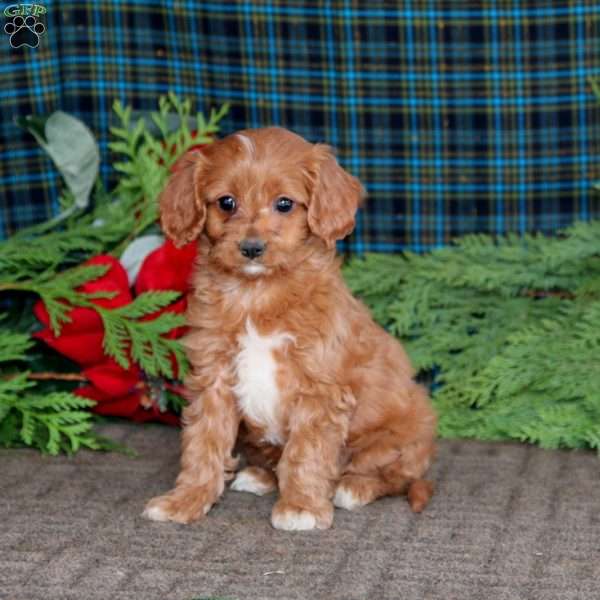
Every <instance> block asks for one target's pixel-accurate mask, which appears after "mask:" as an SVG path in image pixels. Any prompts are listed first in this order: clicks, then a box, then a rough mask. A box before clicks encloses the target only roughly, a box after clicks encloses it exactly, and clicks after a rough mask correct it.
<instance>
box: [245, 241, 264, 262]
mask: <svg viewBox="0 0 600 600" xmlns="http://www.w3.org/2000/svg"><path fill="white" fill-rule="evenodd" d="M265 247H266V244H265V243H264V242H263V241H262V240H258V239H256V238H250V239H247V240H244V241H243V242H241V243H240V252H241V253H242V255H243V256H245V257H246V258H249V259H250V260H254V259H255V258H257V257H258V256H261V255H262V254H264V253H265Z"/></svg>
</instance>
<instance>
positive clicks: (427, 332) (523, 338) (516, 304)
mask: <svg viewBox="0 0 600 600" xmlns="http://www.w3.org/2000/svg"><path fill="white" fill-rule="evenodd" d="M345 277H346V279H347V282H348V284H349V286H350V288H351V289H352V290H353V292H354V293H356V294H357V295H358V296H360V297H361V298H362V299H363V300H364V301H365V302H366V304H367V305H368V306H369V307H370V308H371V310H372V312H373V314H374V316H375V318H376V319H377V320H378V321H379V323H380V324H381V325H383V326H384V327H386V328H387V329H388V330H389V331H390V332H391V333H393V334H394V335H396V336H397V337H398V338H400V339H401V341H402V342H403V343H404V344H405V346H406V349H407V351H408V353H409V354H410V356H411V358H412V360H413V363H414V365H415V366H416V368H417V370H418V371H419V372H420V373H421V374H422V375H427V377H428V378H429V379H430V381H431V382H432V392H433V399H434V403H435V406H436V408H437V411H438V413H439V417H440V423H439V431H440V435H442V436H443V437H473V438H478V439H483V440H502V439H516V440H521V441H529V442H533V443H536V444H539V445H540V446H542V447H544V448H558V447H567V448H600V370H598V369H597V368H596V366H597V360H598V359H597V356H598V354H599V352H600V222H598V221H596V222H591V223H578V224H575V225H573V226H572V227H570V228H568V229H566V230H565V231H564V232H562V233H561V234H560V235H558V236H557V237H553V238H547V237H544V236H542V235H525V236H516V235H508V236H506V237H502V238H494V237H492V236H488V235H468V236H465V237H463V238H462V239H459V240H457V241H456V243H455V244H453V245H452V246H449V247H446V248H442V249H439V250H435V251H433V252H431V253H430V254H427V255H416V254H412V253H408V252H407V253H404V254H402V255H396V256H392V255H375V254H370V255H367V256H365V257H364V258H356V259H354V260H351V261H350V262H349V263H348V264H347V266H346V267H345Z"/></svg>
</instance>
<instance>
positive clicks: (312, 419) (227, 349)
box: [144, 128, 436, 530]
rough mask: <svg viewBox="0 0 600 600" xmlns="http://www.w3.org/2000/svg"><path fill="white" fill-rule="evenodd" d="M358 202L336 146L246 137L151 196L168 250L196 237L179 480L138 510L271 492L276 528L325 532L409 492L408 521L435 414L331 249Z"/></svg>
mask: <svg viewBox="0 0 600 600" xmlns="http://www.w3.org/2000/svg"><path fill="white" fill-rule="evenodd" d="M363 196H364V190H363V188H362V186H361V184H360V183H359V181H358V180H357V179H355V178H354V177H352V176H351V175H350V174H348V173H347V172H346V171H344V170H343V169H342V168H341V167H340V166H339V165H338V163H337V162H336V160H335V158H334V156H333V154H332V151H331V149H330V148H329V147H328V146H325V145H322V144H310V143H308V142H307V141H305V140H304V139H302V138H301V137H299V136H297V135H295V134H294V133H291V132H289V131H286V130H285V129H280V128H266V129H255V130H246V131H241V132H239V133H236V134H233V135H230V136H228V137H226V138H224V139H222V140H220V141H217V142H215V143H213V144H211V145H209V146H207V147H206V148H205V149H203V151H202V152H201V153H198V154H194V155H190V156H188V157H186V158H185V160H184V162H183V163H182V166H181V168H179V169H178V170H177V172H176V173H175V174H174V175H172V177H171V179H170V181H169V182H168V184H167V187H166V189H165V191H164V192H163V194H162V196H161V200H160V212H161V224H162V227H163V229H164V231H165V233H166V235H167V236H168V237H169V238H171V239H172V240H174V242H175V243H176V244H180V245H181V244H185V243H187V242H190V241H193V240H199V241H198V243H199V249H200V252H199V256H200V259H199V263H200V264H199V267H198V269H197V270H196V273H195V275H194V279H193V289H194V291H193V293H191V294H190V298H189V309H188V322H189V326H190V333H189V334H188V335H187V337H186V339H185V341H184V343H185V346H186V350H187V353H188V357H189V360H190V363H191V367H192V372H191V374H190V375H189V377H188V378H187V381H186V387H187V390H188V394H189V405H188V406H187V407H186V409H185V411H184V414H183V423H184V428H183V433H182V457H181V472H180V473H179V476H178V477H177V482H176V485H175V488H174V489H173V490H172V491H170V492H169V493H167V494H166V495H164V496H159V497H157V498H154V499H152V500H151V501H150V502H149V503H148V505H147V506H146V509H145V512H144V514H145V516H147V517H148V518H150V519H153V520H156V521H167V520H170V521H176V522H179V523H189V522H190V521H194V520H196V519H198V518H200V517H202V516H203V515H205V514H206V513H207V512H208V511H209V510H210V508H211V506H213V504H214V503H215V502H216V501H217V500H218V498H219V496H220V495H221V494H222V493H223V489H224V487H225V482H226V481H228V480H230V479H233V478H234V472H235V469H236V466H237V459H235V458H234V457H233V454H232V453H233V451H234V448H235V446H236V441H237V442H238V445H239V447H240V448H241V449H243V451H244V452H245V454H246V457H247V460H248V464H249V466H248V467H247V468H245V469H243V470H242V471H240V472H238V473H237V475H235V479H234V481H233V483H232V484H231V489H233V490H238V491H246V492H252V493H254V494H259V495H262V494H266V493H268V492H272V491H275V490H277V489H279V499H278V500H277V502H276V503H275V505H274V508H273V511H272V516H271V522H272V524H273V526H274V527H276V528H278V529H286V530H300V529H314V528H318V529H325V528H328V527H330V526H331V524H332V521H333V506H334V505H335V506H338V507H340V508H345V509H349V510H352V509H355V508H358V507H360V506H363V505H365V504H368V503H369V502H372V501H373V500H375V499H376V498H378V497H380V496H385V495H394V494H402V493H406V494H407V495H408V500H409V503H410V506H411V508H412V510H413V511H415V512H419V511H421V510H422V509H423V508H424V507H425V505H426V504H427V502H428V500H429V498H430V496H431V494H432V488H431V485H430V483H429V482H427V481H424V480H422V479H421V478H422V476H423V474H424V473H425V471H426V470H427V469H428V467H429V465H430V463H431V460H432V457H433V454H434V442H435V427H436V418H435V415H434V412H433V410H432V408H431V406H430V403H429V400H428V397H427V394H426V392H425V390H424V389H423V388H422V387H420V386H419V385H417V384H416V383H415V382H414V381H413V370H412V368H411V365H410V362H409V359H408V357H407V355H406V354H405V352H404V350H403V349H402V347H401V346H400V344H399V343H398V342H397V341H396V340H395V339H394V338H392V337H391V336H390V335H388V334H387V333H386V332H385V331H384V330H383V329H381V328H380V327H379V326H378V325H376V324H375V323H374V322H373V320H372V319H371V317H370V315H369V313H368V311H367V309H366V308H365V306H364V305H363V304H361V303H360V302H359V301H358V300H356V299H355V298H353V297H352V295H351V294H350V292H349V291H348V289H347V287H346V285H345V283H344V281H343V279H342V277H341V274H340V261H339V260H338V259H336V257H335V242H336V240H340V239H342V238H344V237H345V236H346V235H348V234H349V233H350V232H351V231H352V229H353V227H354V218H355V213H356V210H357V208H358V205H359V204H360V202H361V200H362V198H363Z"/></svg>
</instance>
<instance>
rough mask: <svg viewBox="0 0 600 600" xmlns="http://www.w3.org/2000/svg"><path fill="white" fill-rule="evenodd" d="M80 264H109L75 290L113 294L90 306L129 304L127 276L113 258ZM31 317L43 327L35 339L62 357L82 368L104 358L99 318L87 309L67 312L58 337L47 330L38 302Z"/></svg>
mask: <svg viewBox="0 0 600 600" xmlns="http://www.w3.org/2000/svg"><path fill="white" fill-rule="evenodd" d="M84 265H109V267H110V268H109V269H108V271H107V272H106V273H105V274H104V275H102V277H98V279H95V280H94V281H89V282H87V283H84V284H83V285H82V286H80V287H79V288H78V290H79V291H81V292H88V293H91V292H116V294H115V296H114V297H113V298H94V299H92V300H91V302H93V303H94V304H97V305H98V306H102V307H104V308H116V307H119V306H123V305H125V304H128V303H129V302H131V298H132V297H131V292H130V290H129V283H128V281H127V273H126V271H125V269H124V268H123V266H122V265H121V263H120V262H119V261H118V260H117V259H116V258H114V257H112V256H108V255H100V256H96V257H94V258H91V259H90V260H88V261H86V262H85V263H84ZM33 311H34V314H35V316H36V317H37V318H38V319H39V320H40V321H41V322H42V323H43V324H44V325H45V326H46V329H43V330H42V331H39V332H38V333H36V334H35V337H37V338H39V339H41V340H43V341H44V342H46V344H48V345H49V346H51V347H52V348H54V349H55V350H57V351H58V352H60V353H61V354H64V355H65V356H66V357H68V358H70V359H71V360H73V361H75V362H76V363H78V364H80V365H82V366H89V365H93V364H96V363H99V362H102V361H103V360H104V358H105V356H104V350H103V348H102V343H103V340H104V329H103V326H102V319H101V318H100V315H99V314H98V313H97V312H96V311H95V310H93V309H91V308H85V307H80V306H78V307H75V308H73V309H71V310H70V311H69V317H70V319H71V320H70V321H69V322H68V323H65V324H63V326H62V327H61V330H60V335H58V336H55V335H54V333H53V332H52V330H51V329H50V316H49V315H48V311H47V310H46V306H45V305H44V303H43V302H42V301H41V300H38V302H36V304H35V306H34V308H33Z"/></svg>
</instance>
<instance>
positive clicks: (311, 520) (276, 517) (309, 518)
mask: <svg viewBox="0 0 600 600" xmlns="http://www.w3.org/2000/svg"><path fill="white" fill-rule="evenodd" d="M271 524H272V525H273V527H275V529H283V530H285V531H308V530H310V529H315V528H316V526H317V519H316V518H315V515H313V514H312V513H309V512H308V511H306V510H286V511H283V512H278V513H276V514H273V515H272V516H271Z"/></svg>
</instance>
